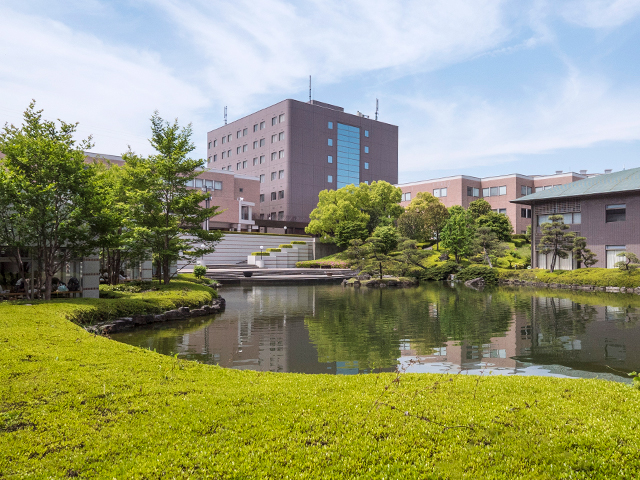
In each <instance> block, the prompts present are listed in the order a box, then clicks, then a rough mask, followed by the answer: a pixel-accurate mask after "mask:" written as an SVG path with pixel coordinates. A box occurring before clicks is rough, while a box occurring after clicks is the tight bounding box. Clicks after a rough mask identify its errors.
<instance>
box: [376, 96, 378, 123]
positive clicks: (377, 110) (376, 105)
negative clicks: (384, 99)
mask: <svg viewBox="0 0 640 480" xmlns="http://www.w3.org/2000/svg"><path fill="white" fill-rule="evenodd" d="M376 120H378V99H377V98H376Z"/></svg>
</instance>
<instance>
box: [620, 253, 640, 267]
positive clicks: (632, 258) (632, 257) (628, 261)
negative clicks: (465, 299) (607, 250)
mask: <svg viewBox="0 0 640 480" xmlns="http://www.w3.org/2000/svg"><path fill="white" fill-rule="evenodd" d="M616 257H620V261H618V262H616V264H615V266H616V267H618V268H619V269H620V270H635V269H636V268H638V267H640V265H639V264H640V259H639V258H638V256H637V255H636V254H635V253H631V252H620V253H618V254H617V255H616Z"/></svg>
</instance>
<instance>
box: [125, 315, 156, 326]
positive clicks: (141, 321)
mask: <svg viewBox="0 0 640 480" xmlns="http://www.w3.org/2000/svg"><path fill="white" fill-rule="evenodd" d="M154 317H155V315H134V316H133V317H132V319H131V320H132V322H133V323H134V324H135V325H146V324H147V323H153V322H154Z"/></svg>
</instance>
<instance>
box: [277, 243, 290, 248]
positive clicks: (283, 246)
mask: <svg viewBox="0 0 640 480" xmlns="http://www.w3.org/2000/svg"><path fill="white" fill-rule="evenodd" d="M278 247H279V248H293V245H291V244H290V243H283V244H282V245H278Z"/></svg>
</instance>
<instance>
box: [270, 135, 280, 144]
mask: <svg viewBox="0 0 640 480" xmlns="http://www.w3.org/2000/svg"><path fill="white" fill-rule="evenodd" d="M277 141H278V135H276V134H275V133H274V134H273V135H271V143H276V142H277Z"/></svg>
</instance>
